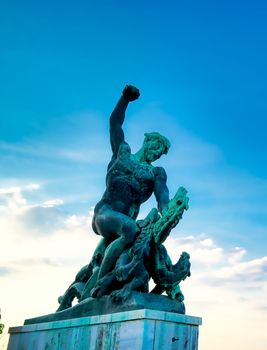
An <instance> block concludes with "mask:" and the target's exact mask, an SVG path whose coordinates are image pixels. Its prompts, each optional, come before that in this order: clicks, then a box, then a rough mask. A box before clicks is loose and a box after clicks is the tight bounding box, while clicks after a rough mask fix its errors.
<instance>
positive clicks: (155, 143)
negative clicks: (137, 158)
mask: <svg viewBox="0 0 267 350" xmlns="http://www.w3.org/2000/svg"><path fill="white" fill-rule="evenodd" d="M170 146H171V144H170V141H169V140H168V139H167V137H165V136H163V135H161V134H159V133H158V132H150V133H145V139H144V143H143V150H144V157H145V160H146V161H147V162H149V163H152V162H154V161H155V160H157V159H159V158H160V157H161V156H162V155H163V154H167V153H168V151H169V148H170Z"/></svg>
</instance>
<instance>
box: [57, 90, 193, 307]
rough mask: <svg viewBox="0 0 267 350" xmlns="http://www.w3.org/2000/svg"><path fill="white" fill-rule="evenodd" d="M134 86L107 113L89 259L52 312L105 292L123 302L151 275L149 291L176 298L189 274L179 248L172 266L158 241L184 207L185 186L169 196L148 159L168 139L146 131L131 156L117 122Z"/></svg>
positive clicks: (162, 175)
mask: <svg viewBox="0 0 267 350" xmlns="http://www.w3.org/2000/svg"><path fill="white" fill-rule="evenodd" d="M139 96H140V93H139V90H138V89H137V88H136V87H134V86H131V85H128V86H126V87H125V89H124V90H123V93H122V96H121V97H120V99H119V101H118V103H117V105H116V106H115V108H114V110H113V112H112V114H111V116H110V145H111V150H112V157H111V160H110V163H109V164H108V169H107V175H106V190H105V192H104V194H103V196H102V198H101V200H100V201H99V202H98V203H97V205H96V206H95V210H94V217H93V222H92V227H93V230H94V231H95V233H96V234H98V235H100V236H102V239H101V241H100V243H99V245H98V247H97V248H96V250H95V252H94V254H93V258H92V259H91V261H90V263H89V264H88V265H86V266H84V267H83V268H82V269H81V270H80V271H79V272H78V274H77V275H76V278H75V280H74V282H73V283H72V284H71V285H70V287H69V288H68V289H67V291H66V292H65V294H64V295H63V296H61V297H60V298H59V303H60V306H59V309H58V311H61V310H64V309H66V308H69V307H71V305H72V301H73V299H74V298H75V297H77V298H78V300H79V301H83V300H86V299H87V298H92V297H93V298H96V299H98V298H100V297H102V296H104V295H109V296H110V298H111V299H112V300H113V302H118V303H119V302H124V301H126V300H127V299H128V298H129V296H130V294H131V292H132V291H139V292H143V293H148V292H149V288H148V282H149V280H150V278H153V280H154V282H155V288H154V289H153V290H152V291H151V293H154V294H161V293H163V292H166V294H167V295H168V297H169V298H171V299H173V300H177V301H178V302H182V301H183V299H184V296H183V294H182V292H181V290H180V286H179V284H180V282H181V281H182V280H184V279H185V278H186V277H188V276H190V262H189V259H190V256H189V254H188V253H186V252H183V253H182V254H181V256H180V258H179V260H178V261H177V263H176V264H172V261H171V259H170V257H169V255H168V253H167V250H166V248H165V247H164V245H163V243H164V241H165V240H166V239H167V237H168V236H169V234H170V232H171V230H172V229H173V228H174V227H175V226H176V225H177V224H178V223H179V221H180V220H181V218H182V215H183V213H184V211H185V210H187V209H188V201H189V199H188V197H187V191H186V189H185V188H183V187H180V188H179V189H178V191H177V193H176V194H175V196H174V197H173V198H172V199H171V200H170V198H169V190H168V187H167V175H166V172H165V170H164V169H163V168H162V167H158V166H153V164H152V163H153V162H154V161H155V160H157V159H159V158H160V157H161V156H162V155H163V154H167V153H168V151H169V148H170V142H169V140H168V139H167V138H166V137H165V136H163V135H161V134H159V133H157V132H151V133H146V134H145V138H144V142H143V145H142V147H141V148H140V150H139V151H138V152H136V153H135V154H132V152H131V148H130V146H129V144H128V143H127V142H126V140H125V136H124V131H123V128H122V126H123V123H124V119H125V112H126V109H127V107H128V104H129V103H130V102H132V101H134V100H137V99H138V98H139ZM153 193H154V195H155V198H156V201H157V209H156V208H154V209H152V210H151V212H150V213H149V214H148V216H147V217H146V218H145V219H144V220H137V216H138V213H139V210H140V206H141V204H142V203H144V202H145V201H147V200H148V198H149V197H150V196H151V195H152V194H153Z"/></svg>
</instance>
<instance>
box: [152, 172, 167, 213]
mask: <svg viewBox="0 0 267 350" xmlns="http://www.w3.org/2000/svg"><path fill="white" fill-rule="evenodd" d="M154 174H155V184H154V194H155V197H156V200H157V203H158V211H159V212H160V213H161V214H162V211H163V210H164V209H165V208H166V207H167V206H168V204H169V201H170V198H169V190H168V187H167V174H166V172H165V170H164V169H163V168H161V167H155V168H154Z"/></svg>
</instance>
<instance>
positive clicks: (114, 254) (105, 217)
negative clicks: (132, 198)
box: [94, 206, 138, 279]
mask: <svg viewBox="0 0 267 350" xmlns="http://www.w3.org/2000/svg"><path fill="white" fill-rule="evenodd" d="M94 222H95V226H96V228H97V231H98V232H99V233H100V234H101V235H102V236H103V237H104V238H106V239H108V240H112V239H113V242H112V243H111V244H110V245H109V246H108V247H107V249H106V251H105V255H104V259H103V261H102V264H101V266H100V271H99V275H98V279H99V278H102V277H103V276H104V275H105V274H107V273H108V272H109V271H110V270H111V269H112V268H113V267H114V265H115V263H116V261H117V259H118V257H119V256H120V254H121V253H122V252H123V251H124V249H125V248H126V247H127V246H128V245H129V244H131V243H132V242H133V241H134V239H135V238H136V235H137V233H138V227H137V225H136V222H135V220H133V219H131V218H130V217H128V216H126V215H124V214H122V213H119V212H116V211H115V210H113V209H111V208H110V207H109V206H104V207H102V208H101V211H99V212H98V213H96V214H95V218H94Z"/></svg>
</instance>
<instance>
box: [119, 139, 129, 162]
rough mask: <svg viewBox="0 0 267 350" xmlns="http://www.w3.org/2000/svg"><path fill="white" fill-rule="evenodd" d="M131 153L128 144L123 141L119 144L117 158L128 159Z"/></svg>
mask: <svg viewBox="0 0 267 350" xmlns="http://www.w3.org/2000/svg"><path fill="white" fill-rule="evenodd" d="M131 153H132V151H131V147H130V146H129V144H128V143H127V142H125V141H123V142H121V143H120V146H119V150H118V155H117V157H118V158H125V157H126V158H128V157H129V156H130V154H131Z"/></svg>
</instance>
